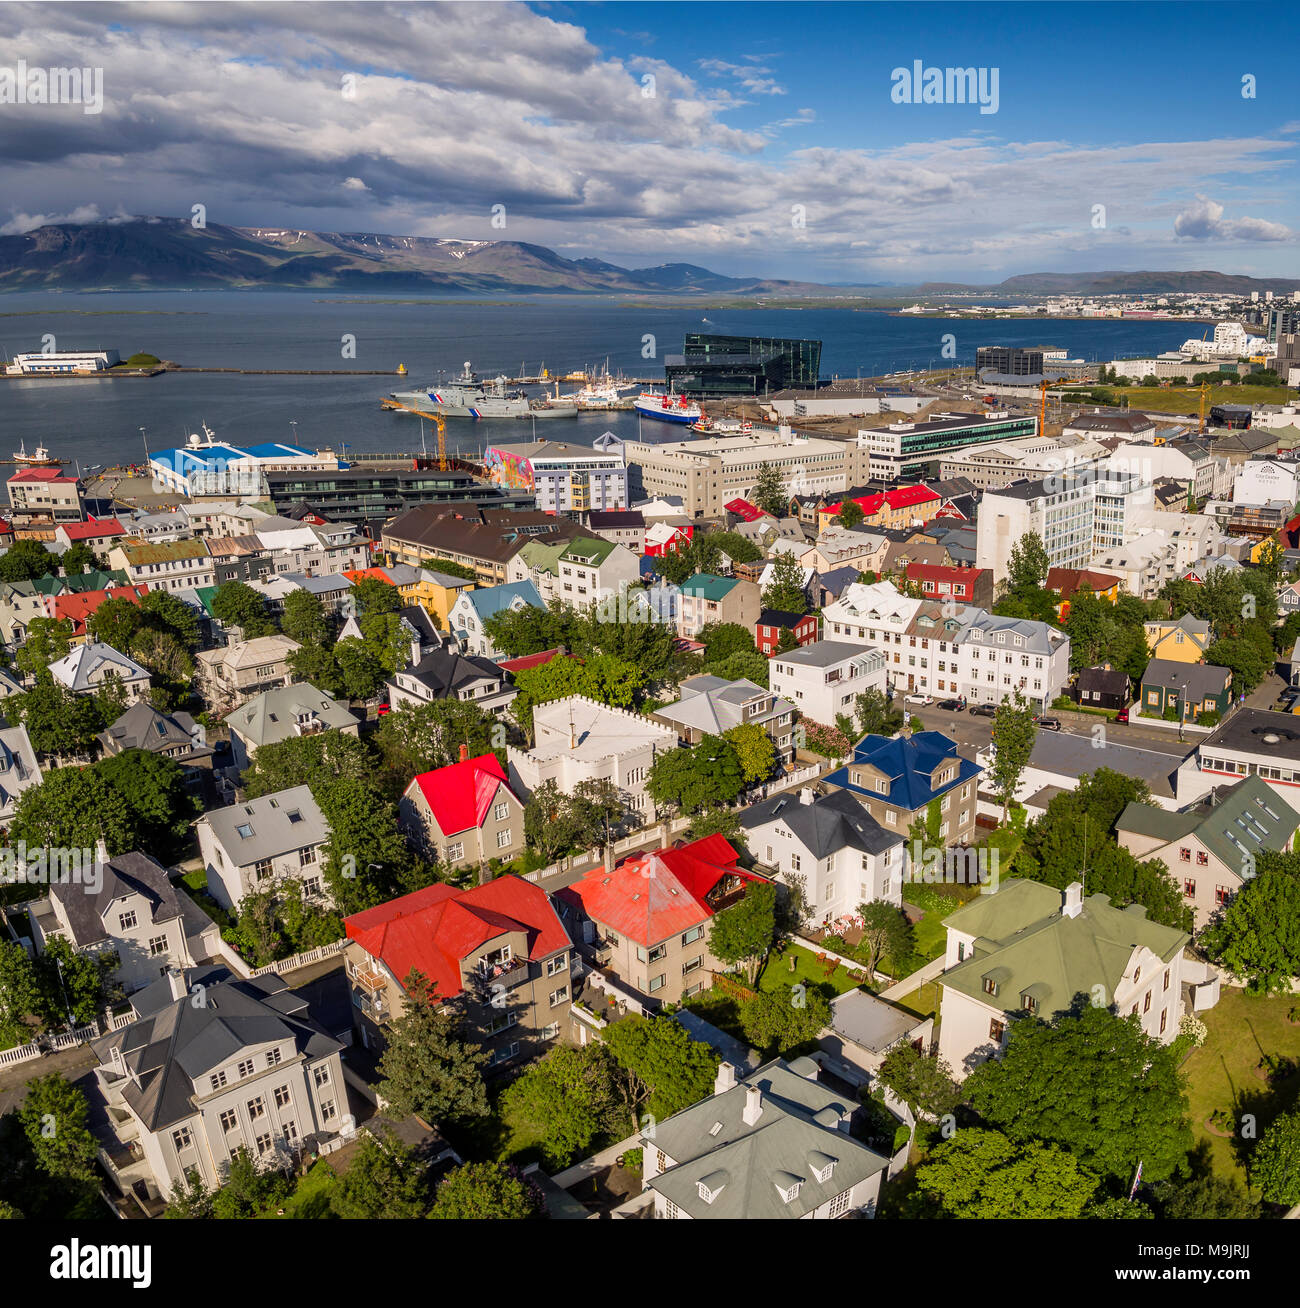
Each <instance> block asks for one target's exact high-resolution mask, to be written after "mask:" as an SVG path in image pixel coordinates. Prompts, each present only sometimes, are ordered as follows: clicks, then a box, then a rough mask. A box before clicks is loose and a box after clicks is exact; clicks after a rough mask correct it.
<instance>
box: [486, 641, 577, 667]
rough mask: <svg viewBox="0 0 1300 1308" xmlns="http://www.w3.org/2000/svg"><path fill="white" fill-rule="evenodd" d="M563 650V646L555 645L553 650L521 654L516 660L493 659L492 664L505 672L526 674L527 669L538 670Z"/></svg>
mask: <svg viewBox="0 0 1300 1308" xmlns="http://www.w3.org/2000/svg"><path fill="white" fill-rule="evenodd" d="M563 650H564V646H563V645H557V646H556V647H555V648H554V649H544V650H541V651H540V652H538V653H537V654H521V655H520V656H519V657H518V658H517V659H494V660H493V662H495V663H496V665H497V667H499V668H502V669H504V670H505V671H506V672H527V671H528V670H529V668H540V667H541V666H542V664H543V663H549V662H550V661H551V660H552V659H553V658H554V657H555V656H556V655H557V654H560V653H562V652H563Z"/></svg>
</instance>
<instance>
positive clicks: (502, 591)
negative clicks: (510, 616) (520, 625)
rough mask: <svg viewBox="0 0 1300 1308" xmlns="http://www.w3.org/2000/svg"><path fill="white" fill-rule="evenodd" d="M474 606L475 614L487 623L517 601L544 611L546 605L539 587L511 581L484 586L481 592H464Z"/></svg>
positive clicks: (525, 582)
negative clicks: (498, 584)
mask: <svg viewBox="0 0 1300 1308" xmlns="http://www.w3.org/2000/svg"><path fill="white" fill-rule="evenodd" d="M463 593H464V595H465V596H466V598H467V599H468V600H469V602H470V603H471V604H472V605H473V606H474V612H475V613H477V614H478V615H479V617H480V618H481V619H483V621H485V622H486V621H487V619H488V618H490V617H492V616H493V615H494V614H496V613H500V612H501V610H502V609H508V608H509V607H510V606H511V604H513V603H514V602H515V600H516V599H521V600H523V601H524V603H525V604H531V605H532V606H533V608H535V609H544V608H545V607H546V605H545V604H544V603H543V602H542V597H541V596H540V595H539V594H538V593H537V587H536V586H534V585H533V583H532V582H531V581H510V582H506V584H505V585H503V586H484V587H483V588H482V589H481V590H468V591H465V592H463Z"/></svg>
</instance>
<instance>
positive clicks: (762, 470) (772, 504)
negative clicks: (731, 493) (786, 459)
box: [749, 462, 790, 518]
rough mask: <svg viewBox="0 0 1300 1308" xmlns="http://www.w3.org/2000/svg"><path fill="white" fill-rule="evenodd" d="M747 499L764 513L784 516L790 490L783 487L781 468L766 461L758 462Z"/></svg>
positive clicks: (788, 503)
mask: <svg viewBox="0 0 1300 1308" xmlns="http://www.w3.org/2000/svg"><path fill="white" fill-rule="evenodd" d="M749 500H750V503H751V504H756V505H757V506H758V507H759V508H760V509H762V510H763V512H764V513H770V514H771V515H772V516H773V517H774V518H784V517H785V516H786V514H788V513H789V512H790V492H789V491H788V490H786V488H785V478H784V477H783V476H782V475H781V469H780V468H778V467H776V466H775V465H774V464H771V463H767V462H764V463H762V464H760V465H759V469H758V476H757V477H755V478H754V489H753V490H752V491H750V493H749Z"/></svg>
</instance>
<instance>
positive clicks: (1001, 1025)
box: [989, 1017, 1007, 1045]
mask: <svg viewBox="0 0 1300 1308" xmlns="http://www.w3.org/2000/svg"><path fill="white" fill-rule="evenodd" d="M1006 1029H1007V1027H1006V1023H1005V1022H999V1021H998V1019H997V1018H996V1017H995V1018H994V1019H993V1020H992V1021H991V1022H990V1023H989V1039H990V1040H992V1041H993V1043H994V1044H995V1045H1000V1044H1001V1043H1002V1036H1003V1033H1004V1032H1005V1031H1006Z"/></svg>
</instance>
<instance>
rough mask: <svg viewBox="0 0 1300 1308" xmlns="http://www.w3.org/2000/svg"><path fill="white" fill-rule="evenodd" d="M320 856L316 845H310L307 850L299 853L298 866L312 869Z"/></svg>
mask: <svg viewBox="0 0 1300 1308" xmlns="http://www.w3.org/2000/svg"><path fill="white" fill-rule="evenodd" d="M317 857H318V855H317V850H316V846H315V845H308V846H307V848H306V849H300V850H299V851H298V866H299V867H311V865H312V864H313V863H315V862H316V859H317Z"/></svg>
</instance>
